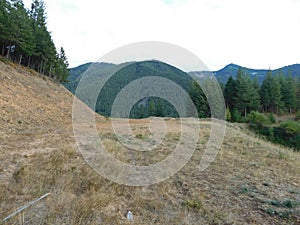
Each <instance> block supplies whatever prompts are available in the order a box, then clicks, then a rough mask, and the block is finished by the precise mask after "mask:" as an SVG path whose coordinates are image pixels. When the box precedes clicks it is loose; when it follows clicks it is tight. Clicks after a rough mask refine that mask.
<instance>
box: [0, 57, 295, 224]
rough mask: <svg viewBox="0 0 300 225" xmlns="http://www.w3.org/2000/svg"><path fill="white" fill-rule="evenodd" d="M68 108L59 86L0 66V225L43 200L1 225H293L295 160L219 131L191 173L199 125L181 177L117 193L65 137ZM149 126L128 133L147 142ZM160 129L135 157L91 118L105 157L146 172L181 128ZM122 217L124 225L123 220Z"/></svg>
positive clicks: (172, 124)
mask: <svg viewBox="0 0 300 225" xmlns="http://www.w3.org/2000/svg"><path fill="white" fill-rule="evenodd" d="M72 103H73V96H72V94H71V93H70V92H68V91H67V90H66V89H65V88H64V87H62V86H61V85H59V84H57V83H55V82H53V81H51V80H50V79H48V78H45V77H43V76H39V75H38V74H37V73H35V72H32V71H29V70H27V69H24V68H22V67H18V66H16V65H13V64H10V65H7V64H4V63H2V62H0V110H1V111H0V112H1V114H0V115H1V118H0V134H1V135H0V181H1V182H0V190H1V192H0V223H1V221H2V219H3V218H5V217H6V216H8V215H9V214H11V213H13V212H14V211H16V209H17V208H18V207H20V206H23V205H25V204H26V203H28V202H30V201H32V200H35V199H37V198H38V197H40V196H42V195H43V194H45V193H51V194H50V196H49V197H47V198H46V199H44V200H42V201H40V202H39V203H37V204H35V205H33V206H32V207H30V208H29V209H27V210H25V211H24V213H22V214H19V215H17V216H15V217H13V218H12V219H10V220H9V221H7V223H4V224H74V225H75V224H76V225H77V224H95V225H96V224H139V225H140V224H161V225H163V224H195V225H199V224H278V225H279V224H286V225H287V224H295V225H297V224H300V191H299V190H300V182H299V177H300V171H299V168H300V154H299V153H295V152H293V151H291V150H289V149H286V148H282V147H278V146H276V145H272V144H270V143H267V142H265V141H263V140H260V139H258V138H257V137H255V136H254V135H253V134H252V133H251V132H249V131H248V130H246V129H245V128H243V127H242V126H238V125H233V124H228V125H227V130H226V135H225V139H224V142H223V144H222V146H221V150H220V152H219V154H218V156H217V158H216V159H215V161H214V162H213V163H212V164H211V166H210V167H209V168H208V169H207V170H205V171H203V172H200V171H199V170H198V169H197V166H198V165H199V162H200V159H201V157H202V155H203V153H204V151H205V146H206V144H207V142H208V139H209V135H210V130H211V125H212V122H211V121H210V120H201V121H200V122H199V123H200V127H201V130H200V133H199V139H200V140H199V143H198V144H197V146H196V151H195V153H194V155H193V156H192V158H191V160H190V161H189V162H188V163H187V164H186V166H185V167H184V168H183V169H182V170H181V171H180V172H178V173H177V174H176V175H174V176H173V177H171V178H169V179H167V180H166V181H164V182H161V183H159V184H155V185H150V186H146V187H131V186H124V185H119V184H116V183H113V182H111V181H109V180H107V179H104V178H103V177H102V176H100V175H99V174H97V173H96V172H95V171H94V170H93V169H92V168H91V167H89V166H88V165H87V163H86V162H85V160H84V159H83V158H82V156H81V154H80V152H79V150H78V148H77V145H76V142H75V139H74V134H73V130H72ZM82 107H84V106H82ZM150 119H151V118H150ZM150 119H144V120H130V125H131V128H132V131H133V133H134V134H135V135H136V136H137V137H141V138H142V139H143V140H144V141H145V142H146V143H148V144H151V140H150V139H147V136H149V132H150V131H149V122H150ZM164 122H165V124H166V127H167V128H168V129H167V134H166V136H165V138H164V140H163V142H162V143H161V144H160V145H159V146H158V147H157V149H155V150H154V151H153V152H149V153H145V154H144V152H137V153H135V152H132V151H130V150H128V149H127V148H126V147H124V146H123V145H122V143H120V142H119V140H118V139H117V138H116V136H115V133H114V130H113V128H112V126H111V121H110V120H107V119H104V118H102V117H100V116H96V127H97V130H98V133H99V136H100V137H101V139H102V142H103V143H104V146H105V147H106V150H107V151H108V152H110V153H111V154H112V155H114V156H116V157H118V158H119V160H122V161H124V162H127V163H132V161H136V162H138V163H140V164H150V163H153V162H157V161H160V160H161V159H163V158H165V157H166V156H167V155H168V154H170V152H172V151H173V149H174V147H175V146H176V144H177V142H178V140H179V137H180V130H181V126H180V122H179V120H178V119H168V118H165V119H164ZM82 126H84V124H83V125H82ZM187 126H188V125H187ZM183 144H185V143H183ZM127 210H131V211H132V212H133V215H134V222H133V223H129V222H127V221H126V217H125V215H126V212H127Z"/></svg>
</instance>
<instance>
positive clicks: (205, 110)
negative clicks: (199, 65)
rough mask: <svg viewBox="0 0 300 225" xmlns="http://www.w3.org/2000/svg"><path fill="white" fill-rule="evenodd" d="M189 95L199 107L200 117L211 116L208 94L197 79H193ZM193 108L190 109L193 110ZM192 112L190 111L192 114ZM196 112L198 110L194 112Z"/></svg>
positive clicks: (198, 113) (197, 107)
mask: <svg viewBox="0 0 300 225" xmlns="http://www.w3.org/2000/svg"><path fill="white" fill-rule="evenodd" d="M189 96H190V98H191V99H192V101H193V102H194V105H195V107H196V109H197V115H195V116H198V117H199V118H204V117H208V116H209V106H208V102H207V100H206V96H205V95H204V93H203V90H202V89H201V87H200V86H199V85H198V83H197V82H196V81H194V80H193V81H192V84H191V87H190V89H189ZM191 110H192V109H188V111H191ZM190 113H191V112H189V114H190ZM193 113H196V112H193Z"/></svg>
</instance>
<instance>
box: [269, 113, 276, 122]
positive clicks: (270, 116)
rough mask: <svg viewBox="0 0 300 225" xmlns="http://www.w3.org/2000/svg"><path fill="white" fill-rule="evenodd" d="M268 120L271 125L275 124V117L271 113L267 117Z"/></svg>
mask: <svg viewBox="0 0 300 225" xmlns="http://www.w3.org/2000/svg"><path fill="white" fill-rule="evenodd" d="M268 118H269V121H270V122H271V123H272V124H274V123H276V119H275V116H274V114H273V113H270V114H269V116H268Z"/></svg>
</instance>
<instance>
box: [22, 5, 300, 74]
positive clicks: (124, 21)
mask: <svg viewBox="0 0 300 225" xmlns="http://www.w3.org/2000/svg"><path fill="white" fill-rule="evenodd" d="M31 2H32V1H31V0H24V3H25V5H26V6H27V7H29V6H30V3H31ZM44 2H45V4H46V9H47V16H48V29H49V31H50V32H51V33H52V37H53V40H54V42H55V45H56V47H57V48H59V47H60V46H63V47H64V48H65V51H66V54H67V57H68V60H69V63H70V67H75V66H78V65H80V64H83V63H86V62H90V61H97V60H98V59H99V58H101V57H102V56H103V55H104V54H106V53H108V52H110V51H111V50H113V49H116V48H118V47H120V46H123V45H127V44H131V43H133V42H141V41H162V42H169V43H172V44H176V45H179V46H181V47H183V48H186V49H187V50H189V51H191V52H192V53H194V54H196V55H197V56H198V57H199V58H200V59H201V60H202V61H203V62H204V63H205V64H206V65H207V66H208V68H209V69H211V70H219V69H221V68H223V67H224V66H225V65H227V64H229V63H235V64H239V65H242V66H245V67H251V68H255V69H268V68H269V67H270V68H271V69H277V68H279V67H282V66H285V65H290V64H295V63H300V13H299V12H300V0H84V1H83V0H44ZM191 69H192V68H191Z"/></svg>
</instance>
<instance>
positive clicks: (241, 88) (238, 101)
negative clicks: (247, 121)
mask: <svg viewBox="0 0 300 225" xmlns="http://www.w3.org/2000/svg"><path fill="white" fill-rule="evenodd" d="M236 88H237V92H236V97H235V107H236V108H237V109H238V110H239V111H240V113H241V114H243V115H244V117H245V118H246V117H247V113H249V112H250V111H251V110H256V109H257V108H258V106H259V102H260V99H259V95H258V93H257V92H256V90H255V89H254V86H253V84H252V83H251V80H250V78H249V76H247V75H246V74H245V73H244V71H243V70H242V69H239V71H238V75H237V81H236Z"/></svg>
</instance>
